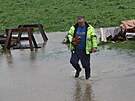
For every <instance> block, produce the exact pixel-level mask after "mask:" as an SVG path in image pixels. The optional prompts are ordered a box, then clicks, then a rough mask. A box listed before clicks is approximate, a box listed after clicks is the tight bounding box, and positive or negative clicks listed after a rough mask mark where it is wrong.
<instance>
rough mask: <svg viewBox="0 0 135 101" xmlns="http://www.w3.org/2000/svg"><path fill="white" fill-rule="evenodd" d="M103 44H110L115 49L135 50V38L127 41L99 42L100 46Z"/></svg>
mask: <svg viewBox="0 0 135 101" xmlns="http://www.w3.org/2000/svg"><path fill="white" fill-rule="evenodd" d="M102 45H107V46H109V47H110V48H114V49H124V50H127V49H128V50H133V51H135V41H134V40H128V41H125V42H115V43H112V42H109V43H105V44H101V43H100V44H99V46H102Z"/></svg>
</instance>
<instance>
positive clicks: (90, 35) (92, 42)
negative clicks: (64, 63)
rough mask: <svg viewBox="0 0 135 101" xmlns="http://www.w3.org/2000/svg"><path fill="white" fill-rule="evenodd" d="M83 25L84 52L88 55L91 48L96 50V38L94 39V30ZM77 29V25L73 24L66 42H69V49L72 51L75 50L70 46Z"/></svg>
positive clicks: (89, 26)
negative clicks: (84, 27) (84, 34)
mask: <svg viewBox="0 0 135 101" xmlns="http://www.w3.org/2000/svg"><path fill="white" fill-rule="evenodd" d="M85 25H86V32H85V33H86V37H85V38H86V41H85V44H86V45H85V46H86V47H85V50H86V54H90V53H92V48H97V38H96V34H95V30H94V28H93V27H92V26H91V25H88V24H87V23H85ZM77 28H78V24H75V25H74V26H72V27H71V28H70V30H69V33H68V40H69V42H70V44H69V47H70V49H71V50H72V51H74V50H75V48H74V46H73V45H72V39H73V38H74V37H75V34H76V31H77Z"/></svg>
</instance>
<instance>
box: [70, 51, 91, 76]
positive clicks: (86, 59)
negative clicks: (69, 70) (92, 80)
mask: <svg viewBox="0 0 135 101" xmlns="http://www.w3.org/2000/svg"><path fill="white" fill-rule="evenodd" d="M79 60H80V61H81V64H82V67H83V68H84V69H85V76H89V77H90V72H91V68H90V54H86V52H85V51H75V52H74V53H73V52H72V53H71V58H70V63H71V64H72V66H73V67H74V68H75V69H76V70H77V71H81V68H80V65H79V63H78V62H79Z"/></svg>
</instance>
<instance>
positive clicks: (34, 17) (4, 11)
mask: <svg viewBox="0 0 135 101" xmlns="http://www.w3.org/2000/svg"><path fill="white" fill-rule="evenodd" d="M134 5H135V2H134V0H25V1H24V0H0V33H3V32H4V30H5V29H6V28H14V27H17V26H18V25H19V24H29V23H31V24H32V23H41V24H43V25H44V26H45V29H46V31H47V32H49V31H67V30H69V27H70V26H71V25H73V24H74V23H75V22H76V17H77V16H78V15H84V16H85V17H86V20H87V21H88V23H90V24H92V25H93V26H94V27H96V28H99V27H108V26H109V27H110V26H119V24H120V21H121V20H126V19H134V16H135V12H134V10H135V7H134Z"/></svg>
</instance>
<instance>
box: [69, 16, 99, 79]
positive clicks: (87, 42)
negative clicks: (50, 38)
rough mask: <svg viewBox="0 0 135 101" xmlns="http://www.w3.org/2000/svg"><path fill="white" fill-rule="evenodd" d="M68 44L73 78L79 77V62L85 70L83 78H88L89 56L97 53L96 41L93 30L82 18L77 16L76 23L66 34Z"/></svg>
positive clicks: (89, 71)
mask: <svg viewBox="0 0 135 101" xmlns="http://www.w3.org/2000/svg"><path fill="white" fill-rule="evenodd" d="M68 39H69V42H70V49H71V59H70V63H71V64H72V66H73V67H74V68H75V70H76V73H75V78H77V77H79V74H80V71H81V68H80V65H79V63H78V62H79V60H80V61H81V64H82V66H83V68H84V69H85V78H86V79H89V78H90V73H91V69H90V54H91V53H92V52H94V53H95V52H96V51H97V40H96V35H95V31H94V28H93V27H92V26H91V25H89V24H88V23H87V22H86V21H85V18H84V17H83V16H78V18H77V23H76V24H75V25H74V26H72V27H71V28H70V30H69V33H68Z"/></svg>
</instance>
